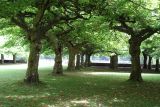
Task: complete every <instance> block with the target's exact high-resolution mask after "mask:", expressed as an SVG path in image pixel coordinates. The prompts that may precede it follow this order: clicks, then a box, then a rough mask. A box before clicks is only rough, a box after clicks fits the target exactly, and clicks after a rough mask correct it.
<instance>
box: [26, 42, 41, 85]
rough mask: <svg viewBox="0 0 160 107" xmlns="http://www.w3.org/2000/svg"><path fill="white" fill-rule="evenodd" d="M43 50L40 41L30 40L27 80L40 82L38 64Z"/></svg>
mask: <svg viewBox="0 0 160 107" xmlns="http://www.w3.org/2000/svg"><path fill="white" fill-rule="evenodd" d="M40 51H41V43H40V41H31V42H30V53H29V58H28V68H27V72H26V78H25V82H27V83H39V74H38V64H39V56H40Z"/></svg>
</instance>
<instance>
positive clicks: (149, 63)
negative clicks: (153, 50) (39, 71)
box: [148, 56, 152, 70]
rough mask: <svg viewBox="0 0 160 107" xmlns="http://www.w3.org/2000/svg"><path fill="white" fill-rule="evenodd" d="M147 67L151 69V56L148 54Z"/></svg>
mask: <svg viewBox="0 0 160 107" xmlns="http://www.w3.org/2000/svg"><path fill="white" fill-rule="evenodd" d="M148 69H149V70H151V69H152V57H151V56H149V60H148Z"/></svg>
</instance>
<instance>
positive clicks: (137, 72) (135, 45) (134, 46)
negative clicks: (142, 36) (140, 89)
mask: <svg viewBox="0 0 160 107" xmlns="http://www.w3.org/2000/svg"><path fill="white" fill-rule="evenodd" d="M129 45H130V47H129V53H130V55H131V65H132V71H131V74H130V79H129V80H131V81H139V82H140V81H142V76H141V65H140V43H139V42H138V41H136V40H132V39H130V40H129Z"/></svg>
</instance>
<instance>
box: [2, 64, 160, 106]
mask: <svg viewBox="0 0 160 107" xmlns="http://www.w3.org/2000/svg"><path fill="white" fill-rule="evenodd" d="M8 67H9V66H8ZM51 70H52V67H49V68H41V69H40V79H41V81H42V82H43V84H40V85H38V86H31V85H27V84H24V83H23V82H22V81H23V78H24V76H25V69H16V68H13V69H8V70H7V69H0V107H160V100H159V99H160V75H159V74H151V75H150V74H143V78H144V82H143V83H134V82H128V81H127V79H128V76H129V74H128V73H114V72H108V71H105V70H103V73H101V71H100V70H95V69H87V71H85V72H84V71H81V72H65V74H64V76H60V77H59V76H55V77H53V76H51V75H50V73H51ZM92 71H94V72H92ZM96 71H98V72H96ZM104 71H105V72H107V73H106V74H104ZM95 72H96V73H95Z"/></svg>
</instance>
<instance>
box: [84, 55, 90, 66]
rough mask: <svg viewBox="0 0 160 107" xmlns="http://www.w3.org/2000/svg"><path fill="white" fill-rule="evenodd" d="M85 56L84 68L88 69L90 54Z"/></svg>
mask: <svg viewBox="0 0 160 107" xmlns="http://www.w3.org/2000/svg"><path fill="white" fill-rule="evenodd" d="M85 56H86V58H85V67H89V66H90V63H91V60H90V58H91V54H86V55H85Z"/></svg>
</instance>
